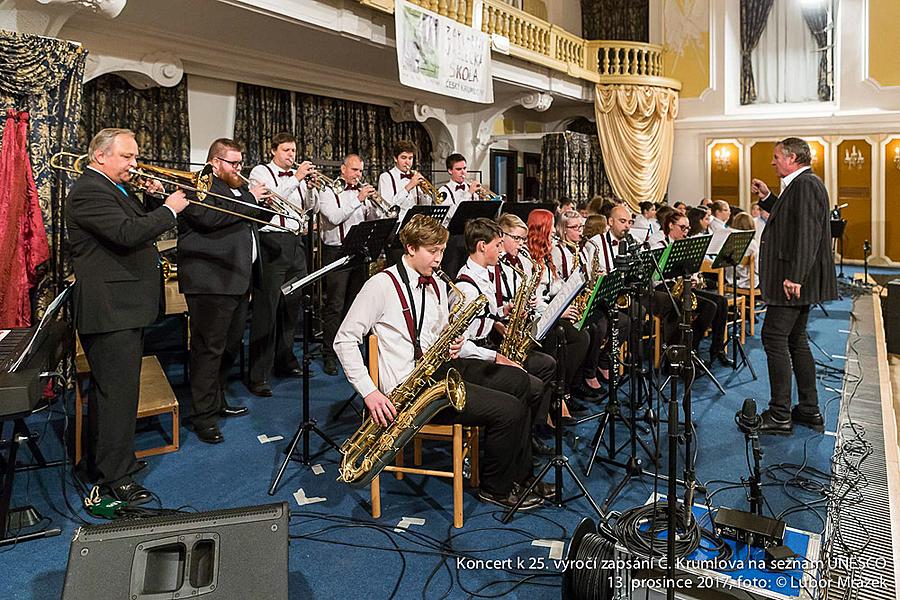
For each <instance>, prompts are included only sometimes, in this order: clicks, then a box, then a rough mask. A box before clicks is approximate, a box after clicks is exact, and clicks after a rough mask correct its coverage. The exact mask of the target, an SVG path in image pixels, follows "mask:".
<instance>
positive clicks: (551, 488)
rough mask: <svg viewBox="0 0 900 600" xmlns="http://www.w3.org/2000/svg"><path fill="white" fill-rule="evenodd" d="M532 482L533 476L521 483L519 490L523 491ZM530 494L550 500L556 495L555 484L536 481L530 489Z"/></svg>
mask: <svg viewBox="0 0 900 600" xmlns="http://www.w3.org/2000/svg"><path fill="white" fill-rule="evenodd" d="M532 481H534V476H531V477H529V478H528V479H526V480H525V481H524V482H523V483H520V484H519V489H521V490H522V491H524V490H525V488H527V487H528V486H529V485H531V482H532ZM531 493H532V494H535V495H537V496H541V497H542V498H550V497H552V496H553V495H555V494H556V484H555V483H547V482H546V481H538V482H537V483H536V484H534V487H533V488H531Z"/></svg>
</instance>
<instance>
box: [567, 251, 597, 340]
mask: <svg viewBox="0 0 900 600" xmlns="http://www.w3.org/2000/svg"><path fill="white" fill-rule="evenodd" d="M587 243H589V244H593V245H594V258H593V260H591V270H590V272H589V273H588V274H587V275H588V276H587V283H586V284H585V286H584V289H583V290H581V292H579V293H578V295H577V296H576V297H575V299H574V300H573V301H572V307H573V309H574V311H575V318H574V322H575V323H578V322H579V321H581V319H582V318H583V317H584V311H585V310H587V303H588V300H590V299H591V294H592V293H593V291H594V286H595V285H597V278H599V277H600V269H601V267H600V252H601V249H600V248H598V247H597V244H594V242H592V241H591V240H588V241H587ZM577 256H578V255H577V254H576V257H577ZM576 264H577V258H576ZM585 266H587V265H585Z"/></svg>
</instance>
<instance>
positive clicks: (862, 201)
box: [832, 139, 872, 260]
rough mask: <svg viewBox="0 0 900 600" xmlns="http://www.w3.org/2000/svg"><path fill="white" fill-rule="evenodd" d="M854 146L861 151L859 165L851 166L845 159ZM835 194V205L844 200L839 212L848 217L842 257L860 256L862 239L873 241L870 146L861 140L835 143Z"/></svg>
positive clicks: (861, 254)
mask: <svg viewBox="0 0 900 600" xmlns="http://www.w3.org/2000/svg"><path fill="white" fill-rule="evenodd" d="M854 146H856V149H857V151H858V152H860V153H861V154H862V157H863V161H864V162H863V163H862V166H861V167H855V168H852V167H850V166H848V165H847V164H846V163H845V162H844V157H845V156H846V154H847V153H848V152H852V151H853V147H854ZM837 180H838V197H837V198H833V199H832V201H833V202H834V203H835V204H844V203H847V204H848V206H847V207H846V208H844V209H843V210H842V211H841V213H842V216H843V217H844V218H845V219H847V229H846V230H845V232H844V256H845V257H846V258H855V259H860V260H861V259H862V258H863V242H864V241H865V240H869V241H870V242H871V241H872V147H871V146H870V145H869V142H867V141H866V140H863V139H856V140H844V141H843V142H841V144H840V145H839V146H838V177H837Z"/></svg>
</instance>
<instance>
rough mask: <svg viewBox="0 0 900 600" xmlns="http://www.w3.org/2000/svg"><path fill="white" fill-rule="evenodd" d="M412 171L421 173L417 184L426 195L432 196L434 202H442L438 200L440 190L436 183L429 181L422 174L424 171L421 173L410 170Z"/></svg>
mask: <svg viewBox="0 0 900 600" xmlns="http://www.w3.org/2000/svg"><path fill="white" fill-rule="evenodd" d="M410 173H412V174H413V175H415V174H416V173H419V176H420V177H421V179H419V183H418V184H416V187H417V188H419V189H420V190H422V191H423V192H424V193H425V194H426V195H428V196H431V201H432V202H433V203H434V204H440V202H439V201H438V191H437V188H436V187H434V184H433V183H431V182H430V181H428V180H427V179H426V178H425V176H424V175H422V173H420V172H419V171H415V170H413V171H410Z"/></svg>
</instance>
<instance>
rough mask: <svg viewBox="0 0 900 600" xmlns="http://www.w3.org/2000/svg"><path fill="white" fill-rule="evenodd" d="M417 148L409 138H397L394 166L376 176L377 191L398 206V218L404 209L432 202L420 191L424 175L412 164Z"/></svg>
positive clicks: (389, 202) (391, 203)
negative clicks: (414, 168)
mask: <svg viewBox="0 0 900 600" xmlns="http://www.w3.org/2000/svg"><path fill="white" fill-rule="evenodd" d="M417 152H418V148H416V145H415V144H414V143H413V142H412V141H410V140H397V142H396V143H395V144H394V148H393V152H392V154H393V155H394V167H393V168H392V169H390V170H388V171H385V172H384V173H382V174H381V175H379V176H378V193H379V194H380V195H381V197H382V198H384V199H385V201H386V202H387V204H389V205H391V206H399V207H400V219H401V220H402V219H403V215H404V214H405V212H406V210H407V209H409V208H410V207H412V206H416V205H417V204H432V203H433V199H432V198H431V197H430V196H429V195H428V194H426V193H425V192H423V191H422V189H421V187H420V186H421V184H422V182H423V181H425V177H424V176H423V175H422V174H421V173H420V172H418V171H414V170H413V168H412V166H413V162H414V161H415V159H416V153H417Z"/></svg>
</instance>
